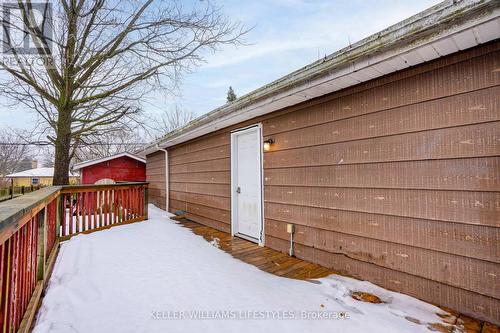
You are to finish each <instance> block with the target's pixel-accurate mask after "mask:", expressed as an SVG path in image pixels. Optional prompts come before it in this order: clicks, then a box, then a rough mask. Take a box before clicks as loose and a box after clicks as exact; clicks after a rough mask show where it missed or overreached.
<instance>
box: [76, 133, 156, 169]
mask: <svg viewBox="0 0 500 333" xmlns="http://www.w3.org/2000/svg"><path fill="white" fill-rule="evenodd" d="M146 144H147V140H146V139H144V138H143V137H142V136H141V134H140V132H139V129H136V130H133V131H130V130H129V129H125V128H124V129H123V130H121V131H112V132H107V133H103V134H102V135H100V136H99V137H88V138H85V140H84V142H82V144H81V145H80V147H79V148H78V149H77V150H76V152H75V156H74V160H75V162H81V161H87V160H91V159H95V158H102V157H107V156H111V155H114V154H118V153H121V152H125V151H126V152H132V153H133V152H135V151H137V150H139V149H141V148H143V147H144V146H145V145H146Z"/></svg>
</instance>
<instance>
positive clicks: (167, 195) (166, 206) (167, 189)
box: [157, 146, 170, 212]
mask: <svg viewBox="0 0 500 333" xmlns="http://www.w3.org/2000/svg"><path fill="white" fill-rule="evenodd" d="M157 147H158V150H161V151H162V152H164V153H165V210H166V211H167V212H169V211H170V210H169V208H170V207H169V202H170V200H169V198H170V186H169V185H170V182H169V177H168V150H166V149H163V148H160V147H159V146H157Z"/></svg>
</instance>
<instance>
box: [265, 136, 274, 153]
mask: <svg viewBox="0 0 500 333" xmlns="http://www.w3.org/2000/svg"><path fill="white" fill-rule="evenodd" d="M273 143H274V140H273V139H267V140H266V141H264V151H269V150H270V149H271V145H272V144H273Z"/></svg>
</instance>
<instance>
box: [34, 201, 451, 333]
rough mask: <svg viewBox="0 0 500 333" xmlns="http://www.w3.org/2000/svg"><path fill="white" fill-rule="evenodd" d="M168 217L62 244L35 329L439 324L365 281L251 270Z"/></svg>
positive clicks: (423, 327) (420, 328)
mask: <svg viewBox="0 0 500 333" xmlns="http://www.w3.org/2000/svg"><path fill="white" fill-rule="evenodd" d="M169 216H170V215H169V214H168V213H165V212H164V211H162V210H159V209H158V208H156V207H154V206H150V207H149V217H150V220H148V221H147V222H142V223H136V224H130V225H124V226H118V227H114V228H112V229H110V230H106V231H100V232H96V233H93V234H89V235H78V236H75V237H73V238H72V239H71V240H70V241H68V242H66V243H64V244H62V246H61V250H60V253H59V256H58V259H57V262H56V265H55V269H54V272H53V274H52V277H51V279H50V282H49V287H48V289H47V293H46V295H45V297H44V299H43V304H42V306H41V308H40V310H39V313H38V318H37V322H36V327H35V330H34V332H36V333H40V332H64V333H69V332H81V333H84V332H91V333H98V332H106V333H109V332H134V333H137V332H204V333H209V332H239V333H244V332H285V331H286V332H301V333H302V332H370V333H377V332H384V333H389V332H429V330H428V328H427V326H428V324H429V323H441V318H440V317H439V316H438V315H437V314H436V313H441V314H444V312H443V311H442V310H440V309H439V308H437V307H435V306H432V305H430V304H427V303H424V302H421V301H419V300H416V299H414V298H411V297H409V296H405V295H402V294H398V293H393V292H390V291H387V290H385V289H382V288H379V287H377V286H375V285H373V284H371V283H368V282H363V281H358V280H354V279H349V278H345V277H341V276H337V275H332V276H330V277H327V278H323V279H320V280H314V281H298V280H291V279H286V278H282V277H277V276H274V275H272V274H269V273H266V272H263V271H260V270H259V269H257V268H256V267H254V266H251V265H248V264H246V263H243V262H241V261H239V260H237V259H234V258H233V257H231V256H230V255H229V254H227V253H225V252H223V251H221V250H219V249H218V248H216V247H215V246H213V245H212V244H210V243H209V242H207V241H205V240H204V239H203V238H201V237H200V236H196V235H194V234H193V233H192V232H191V231H190V230H189V229H186V228H182V227H181V226H179V225H177V224H176V223H175V221H173V220H170V219H169V218H168V217H169ZM353 291H364V292H370V293H373V294H375V295H377V296H379V297H380V298H381V299H382V300H383V301H385V302H386V303H384V304H371V303H364V302H360V301H356V300H354V299H353V298H352V297H351V295H350V294H351V292H353Z"/></svg>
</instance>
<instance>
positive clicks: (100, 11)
mask: <svg viewBox="0 0 500 333" xmlns="http://www.w3.org/2000/svg"><path fill="white" fill-rule="evenodd" d="M35 5H36V4H34V3H32V2H31V1H21V0H19V1H18V2H17V3H16V5H14V6H13V8H10V9H9V13H14V12H15V13H18V15H17V16H15V15H14V14H12V15H11V17H10V18H9V19H4V22H3V23H4V24H3V47H4V50H6V49H7V51H8V52H9V53H10V57H9V59H8V61H5V59H4V61H3V62H2V63H1V64H0V70H1V71H3V72H5V73H7V74H8V76H6V77H7V79H4V80H0V93H2V94H3V95H4V96H7V97H9V98H11V99H12V100H14V101H16V102H18V103H22V104H24V105H25V106H27V107H28V108H30V109H33V110H35V111H36V112H37V113H38V115H39V117H40V119H41V123H40V124H39V128H40V130H41V131H42V132H43V133H45V134H46V136H47V139H48V140H49V141H50V142H51V143H52V144H53V145H54V147H55V172H54V184H56V185H58V184H67V183H68V181H69V179H68V170H69V165H70V160H71V159H72V157H73V156H74V154H75V153H76V151H77V149H78V147H79V146H80V145H81V144H82V143H84V142H86V141H89V138H90V137H93V138H94V139H95V138H96V136H102V135H103V132H104V133H112V132H114V131H122V130H123V129H124V128H127V127H129V126H131V125H132V126H133V125H134V124H135V123H137V122H138V121H140V115H141V112H142V111H141V102H142V101H143V99H144V98H145V97H146V95H147V94H149V93H151V92H152V91H155V90H162V91H169V90H172V89H175V88H176V86H177V84H178V82H179V79H180V76H181V74H182V73H184V72H186V71H189V70H190V69H192V68H193V66H196V65H198V64H199V63H200V62H201V61H202V60H203V56H204V55H205V54H207V52H213V51H214V50H216V49H217V47H219V46H221V45H223V44H234V43H239V42H240V40H241V37H242V35H243V34H244V33H245V32H246V31H245V30H244V29H243V28H242V26H241V24H240V23H238V22H236V23H233V22H231V21H229V20H228V19H227V18H226V17H225V16H224V15H223V14H222V12H221V10H220V8H218V7H216V6H214V5H212V3H211V2H209V1H204V2H202V1H199V2H192V3H190V5H186V2H183V1H180V0H170V1H160V0H157V1H153V0H54V1H53V2H50V3H47V4H45V5H44V6H43V7H42V8H39V7H40V5H38V12H39V13H41V19H37V15H35V11H36V10H37V7H36V6H35ZM186 6H188V7H186ZM39 16H40V15H39ZM52 18H53V19H52ZM18 36H23V38H22V39H21V40H19V39H18V38H17V37H18ZM26 39H28V41H29V42H30V43H31V44H32V45H34V48H31V49H30V50H29V51H33V50H34V53H35V55H36V57H35V58H34V56H33V54H29V53H30V52H27V50H26V47H20V46H21V45H26V44H25V42H26ZM4 58H5V57H4ZM33 59H36V60H33ZM4 77H5V75H4Z"/></svg>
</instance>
